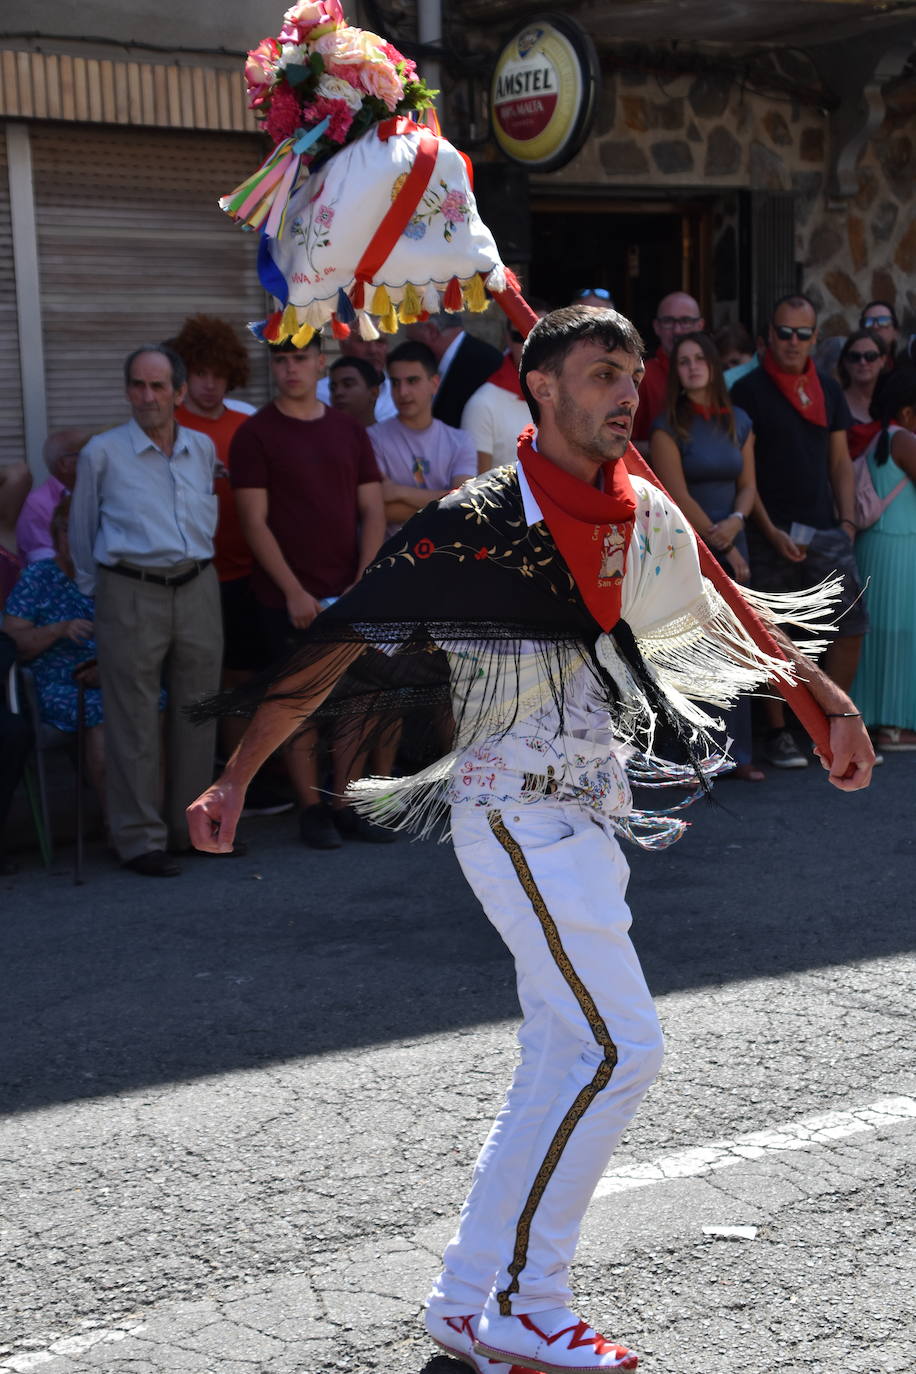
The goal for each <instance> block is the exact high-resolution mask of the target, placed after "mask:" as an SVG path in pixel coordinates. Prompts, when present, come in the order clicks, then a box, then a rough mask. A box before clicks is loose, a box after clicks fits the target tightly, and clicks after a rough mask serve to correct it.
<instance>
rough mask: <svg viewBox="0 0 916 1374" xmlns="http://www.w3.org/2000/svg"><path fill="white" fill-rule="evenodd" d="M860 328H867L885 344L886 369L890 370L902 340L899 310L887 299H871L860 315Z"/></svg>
mask: <svg viewBox="0 0 916 1374" xmlns="http://www.w3.org/2000/svg"><path fill="white" fill-rule="evenodd" d="M859 328H860V329H867V330H868V332H869V334H873V335H874V337H875V338H876V339H880V340H881V342H882V344H883V345H884V351H885V360H884V369H885V371H886V372H890V371H891V369H892V368H893V366H894V363H895V361H896V357H897V348H898V345H899V342H900V321H899V320H898V319H897V312H896V311H895V310H894V307H893V306H892V305H889V304H888V302H887V301H869V303H868V305H866V307H865V309H864V310H863V311H862V314H861V315H860V316H859Z"/></svg>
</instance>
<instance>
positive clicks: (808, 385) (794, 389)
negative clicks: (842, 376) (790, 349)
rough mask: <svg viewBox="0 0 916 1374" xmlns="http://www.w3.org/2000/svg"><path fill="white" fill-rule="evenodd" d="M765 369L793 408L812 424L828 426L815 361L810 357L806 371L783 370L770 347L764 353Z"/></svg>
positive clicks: (822, 392)
mask: <svg viewBox="0 0 916 1374" xmlns="http://www.w3.org/2000/svg"><path fill="white" fill-rule="evenodd" d="M763 370H764V371H765V372H766V374H767V375H768V376H769V377H772V379H773V381H774V382H775V383H776V385H777V386H778V387H779V390H780V391H781V392H782V394H783V396H785V398H786V400H787V401H788V402H789V405H790V406H792V408H793V410H797V411H798V413H799V415H800V416H801V417H802V419H803V420H807V421H808V423H809V424H811V425H819V426H820V428H821V429H826V428H827V405H826V402H825V401H824V388H823V387H822V386H821V379H820V377H819V376H818V375H817V370H816V368H815V366H814V363H813V362H812V361H811V359H810V358H809V359H808V361H807V362H806V363H805V370H804V372H801V373H799V372H783V371H782V369H781V368H780V367H779V366H778V364H777V362H776V359H775V358H774V357H773V355H772V353H771V352H770V350H769V349H767V350H766V352H765V353H764V355H763Z"/></svg>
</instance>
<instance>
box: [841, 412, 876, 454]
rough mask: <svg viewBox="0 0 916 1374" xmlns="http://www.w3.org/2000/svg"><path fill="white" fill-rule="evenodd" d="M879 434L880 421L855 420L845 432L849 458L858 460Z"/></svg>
mask: <svg viewBox="0 0 916 1374" xmlns="http://www.w3.org/2000/svg"><path fill="white" fill-rule="evenodd" d="M880 433H881V421H880V420H855V421H853V423H852V425H851V426H850V428H849V429H847V431H846V443H847V444H848V446H849V456H850V458H858V457H859V456H860V455H861V454H863V453H864V452H865V450H866V449H867V448H868V446H869V444H870V443H871V441H872V439H874V437H875V435H876V434H880Z"/></svg>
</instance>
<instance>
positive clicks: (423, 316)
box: [417, 310, 429, 324]
mask: <svg viewBox="0 0 916 1374" xmlns="http://www.w3.org/2000/svg"><path fill="white" fill-rule="evenodd" d="M428 319H429V311H428V310H421V311H420V313H419V315H418V316H417V324H425V323H426V321H427V320H428Z"/></svg>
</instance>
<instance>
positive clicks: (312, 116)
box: [302, 95, 353, 143]
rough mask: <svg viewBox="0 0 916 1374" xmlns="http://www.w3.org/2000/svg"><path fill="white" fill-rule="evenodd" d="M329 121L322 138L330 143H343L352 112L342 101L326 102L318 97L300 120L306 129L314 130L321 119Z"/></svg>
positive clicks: (303, 112) (322, 97) (351, 118)
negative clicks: (327, 139)
mask: <svg viewBox="0 0 916 1374" xmlns="http://www.w3.org/2000/svg"><path fill="white" fill-rule="evenodd" d="M325 118H327V119H330V121H331V122H330V124H329V125H328V127H327V129H326V130H325V132H324V137H325V138H329V139H330V140H331V142H332V143H344V142H345V141H346V137H347V134H348V133H349V132H350V125H351V124H352V123H353V111H352V110H351V109H350V107H349V105H348V104H347V103H346V102H345V101H343V100H328V99H326V97H325V96H323V95H320V96H318V97H317V99H316V100H313V101H312V103H311V105H306V106H305V107H304V109H303V111H302V119H303V122H304V123H305V125H306V127H307V128H310V129H311V128H314V126H315V125H316V124H320V122H321V120H322V119H325Z"/></svg>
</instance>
